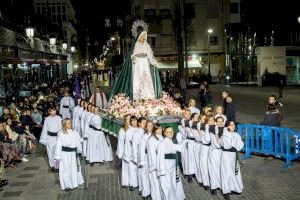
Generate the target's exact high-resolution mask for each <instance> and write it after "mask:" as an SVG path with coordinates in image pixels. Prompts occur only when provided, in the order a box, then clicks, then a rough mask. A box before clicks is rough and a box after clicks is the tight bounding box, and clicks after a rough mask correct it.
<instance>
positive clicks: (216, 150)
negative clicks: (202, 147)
mask: <svg viewBox="0 0 300 200" xmlns="http://www.w3.org/2000/svg"><path fill="white" fill-rule="evenodd" d="M218 132H219V129H218V127H217V126H216V127H215V133H216V134H218ZM209 134H210V142H211V145H210V148H209V153H208V172H209V177H210V189H211V190H215V189H218V188H221V153H222V151H221V145H220V141H219V142H217V138H216V135H215V134H214V133H211V132H210V133H209Z"/></svg>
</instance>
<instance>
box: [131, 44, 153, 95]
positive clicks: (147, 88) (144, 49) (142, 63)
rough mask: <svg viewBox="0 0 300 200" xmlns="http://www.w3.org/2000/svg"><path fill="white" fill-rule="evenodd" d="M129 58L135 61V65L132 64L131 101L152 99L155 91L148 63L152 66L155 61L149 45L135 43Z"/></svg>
mask: <svg viewBox="0 0 300 200" xmlns="http://www.w3.org/2000/svg"><path fill="white" fill-rule="evenodd" d="M138 54H146V55H147V56H146V57H139V56H136V55H138ZM131 58H132V59H135V63H133V64H132V86H133V99H134V100H138V99H154V98H155V91H154V84H153V81H152V75H151V70H150V63H151V64H154V63H155V59H154V56H153V52H152V50H151V47H150V45H149V44H148V43H147V42H146V41H145V42H143V43H142V42H139V41H137V42H136V44H135V46H134V50H133V53H132V55H131Z"/></svg>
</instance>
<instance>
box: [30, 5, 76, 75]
mask: <svg viewBox="0 0 300 200" xmlns="http://www.w3.org/2000/svg"><path fill="white" fill-rule="evenodd" d="M33 4H34V9H35V13H36V14H39V15H46V16H47V17H48V19H50V20H51V22H52V23H54V24H57V25H59V26H61V29H62V32H63V38H62V41H61V42H66V43H67V44H68V47H71V46H74V47H78V39H77V31H76V29H75V27H74V24H75V23H76V13H75V10H74V8H73V6H72V4H71V0H33ZM77 49H78V48H77ZM78 55H79V54H73V55H71V54H70V55H69V58H70V59H69V63H68V74H72V73H73V70H74V65H75V64H76V63H78V61H79V58H78Z"/></svg>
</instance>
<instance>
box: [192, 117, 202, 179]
mask: <svg viewBox="0 0 300 200" xmlns="http://www.w3.org/2000/svg"><path fill="white" fill-rule="evenodd" d="M200 127H201V123H200V122H199V123H198V124H197V130H195V129H192V131H193V133H194V137H195V148H194V154H195V162H196V172H195V177H196V180H197V182H198V183H202V182H203V181H202V175H201V169H200V155H201V145H202V144H201V142H202V140H201V139H202V134H203V131H201V130H200Z"/></svg>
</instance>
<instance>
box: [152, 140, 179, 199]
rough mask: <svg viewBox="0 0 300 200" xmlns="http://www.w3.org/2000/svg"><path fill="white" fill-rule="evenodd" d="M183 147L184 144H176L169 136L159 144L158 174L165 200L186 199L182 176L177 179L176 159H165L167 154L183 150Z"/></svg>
mask: <svg viewBox="0 0 300 200" xmlns="http://www.w3.org/2000/svg"><path fill="white" fill-rule="evenodd" d="M182 148H183V146H182V145H179V144H174V143H173V141H172V140H171V139H169V138H164V139H163V140H162V142H160V143H159V145H158V148H157V149H158V151H157V174H158V177H159V182H160V185H161V188H162V199H163V200H183V199H185V194H184V191H183V187H182V182H181V178H180V177H179V180H178V181H177V180H176V174H177V172H176V160H175V159H165V154H176V153H177V152H182ZM179 176H180V174H179Z"/></svg>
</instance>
